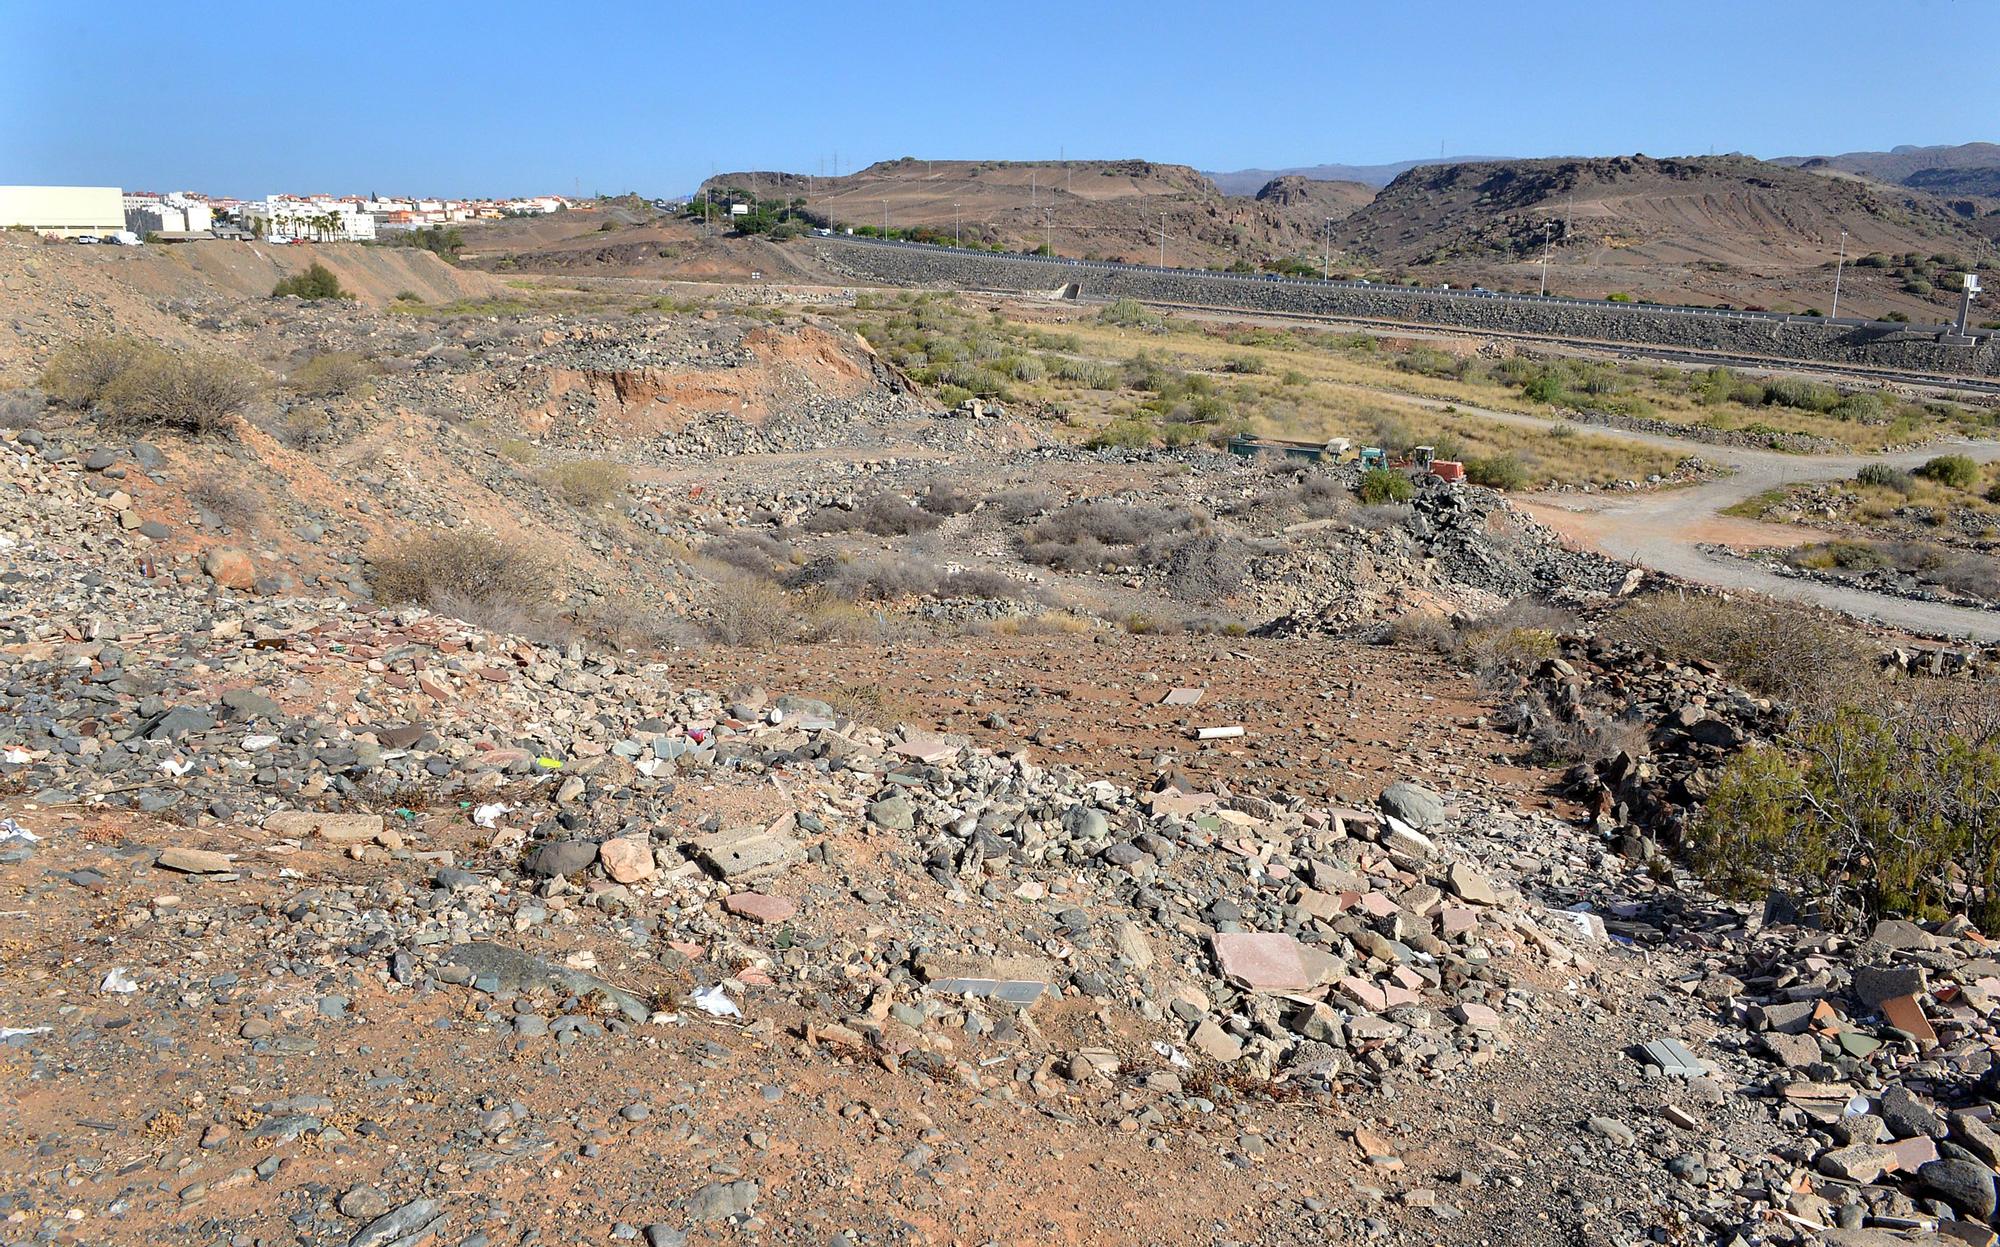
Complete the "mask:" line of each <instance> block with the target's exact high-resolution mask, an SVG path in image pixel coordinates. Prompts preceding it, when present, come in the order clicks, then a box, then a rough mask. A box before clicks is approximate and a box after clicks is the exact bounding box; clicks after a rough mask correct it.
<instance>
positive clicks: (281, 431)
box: [267, 407, 334, 450]
mask: <svg viewBox="0 0 2000 1247" xmlns="http://www.w3.org/2000/svg"><path fill="white" fill-rule="evenodd" d="M267 427H268V428H269V429H270V432H271V436H272V437H275V438H277V439H278V444H279V445H281V446H284V447H287V448H288V449H291V450H313V449H316V448H317V447H320V446H324V445H326V444H328V443H329V442H331V441H333V440H334V429H333V417H332V416H330V415H328V414H327V412H326V410H325V409H324V408H320V407H293V408H292V409H290V410H289V411H282V412H279V413H278V414H277V415H276V416H274V417H273V418H272V419H271V420H270V421H269V422H268V424H267Z"/></svg>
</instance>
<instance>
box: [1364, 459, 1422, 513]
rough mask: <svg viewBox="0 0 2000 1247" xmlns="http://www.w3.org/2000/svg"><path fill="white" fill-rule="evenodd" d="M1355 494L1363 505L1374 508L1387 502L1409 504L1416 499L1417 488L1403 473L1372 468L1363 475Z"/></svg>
mask: <svg viewBox="0 0 2000 1247" xmlns="http://www.w3.org/2000/svg"><path fill="white" fill-rule="evenodd" d="M1354 493H1355V496H1356V497H1358V498H1360V499H1361V501H1362V502H1363V503H1365V504H1366V505H1368V506H1371V507H1373V506H1380V505H1381V504H1383V503H1385V502H1408V501H1409V500H1410V499H1412V498H1414V497H1416V495H1417V487H1416V486H1415V485H1412V484H1411V483H1410V478H1409V477H1407V476H1404V475H1403V474H1402V473H1401V472H1392V471H1390V470H1389V469H1388V468H1370V469H1368V471H1366V472H1365V473H1363V474H1362V476H1361V483H1360V484H1359V485H1357V486H1355V489H1354Z"/></svg>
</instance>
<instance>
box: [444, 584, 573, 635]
mask: <svg viewBox="0 0 2000 1247" xmlns="http://www.w3.org/2000/svg"><path fill="white" fill-rule="evenodd" d="M424 605H425V606H427V607H428V608H429V609H431V610H434V611H436V612H437V613H438V614H440V615H448V616H450V617H451V618H453V619H458V620H462V621H464V622H466V623H469V624H471V625H473V626H474V627H476V628H483V629H485V630H486V631H488V632H494V633H498V634H500V635H502V636H517V637H523V638H525V639H527V640H530V641H533V642H534V643H535V644H537V645H551V646H566V645H568V644H570V642H572V641H577V640H581V639H582V637H583V629H582V628H581V627H580V626H579V625H578V624H576V623H574V622H573V621H571V620H568V619H565V618H563V616H562V615H560V614H558V613H557V612H556V611H555V609H554V608H553V607H551V606H549V605H547V604H546V603H543V604H539V605H538V604H536V603H532V602H521V601H513V600H510V599H507V598H502V597H494V596H490V595H478V596H475V595H472V594H465V593H451V592H445V593H439V594H438V595H437V596H435V597H433V598H431V599H430V600H429V601H427V602H426V603H424Z"/></svg>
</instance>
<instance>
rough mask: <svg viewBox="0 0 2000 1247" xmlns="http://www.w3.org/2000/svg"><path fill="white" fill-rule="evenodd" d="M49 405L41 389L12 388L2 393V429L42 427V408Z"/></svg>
mask: <svg viewBox="0 0 2000 1247" xmlns="http://www.w3.org/2000/svg"><path fill="white" fill-rule="evenodd" d="M47 406H48V402H47V400H46V399H45V398H44V397H43V395H42V393H41V391H39V390H32V389H30V390H10V391H9V392H7V393H5V394H0V429H34V428H40V427H41V423H42V410H43V408H45V407H47Z"/></svg>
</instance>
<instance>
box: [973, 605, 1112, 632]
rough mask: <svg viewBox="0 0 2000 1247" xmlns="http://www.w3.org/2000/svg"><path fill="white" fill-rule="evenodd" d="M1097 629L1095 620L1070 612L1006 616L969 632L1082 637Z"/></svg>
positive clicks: (981, 624) (978, 624)
mask: <svg viewBox="0 0 2000 1247" xmlns="http://www.w3.org/2000/svg"><path fill="white" fill-rule="evenodd" d="M1096 627H1097V623H1096V621H1095V620H1092V619H1090V618H1088V617H1086V616H1083V615H1078V614H1074V613H1072V612H1070V611H1044V612H1042V613H1041V614H1037V615H1004V616H1002V617H1001V618H999V619H986V620H980V621H979V622H977V623H974V624H972V625H971V626H970V627H969V628H968V629H967V631H969V632H972V633H975V634H979V635H984V636H1082V635H1084V634H1085V633H1088V632H1090V631H1092V630H1094V629H1095V628H1096Z"/></svg>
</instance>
